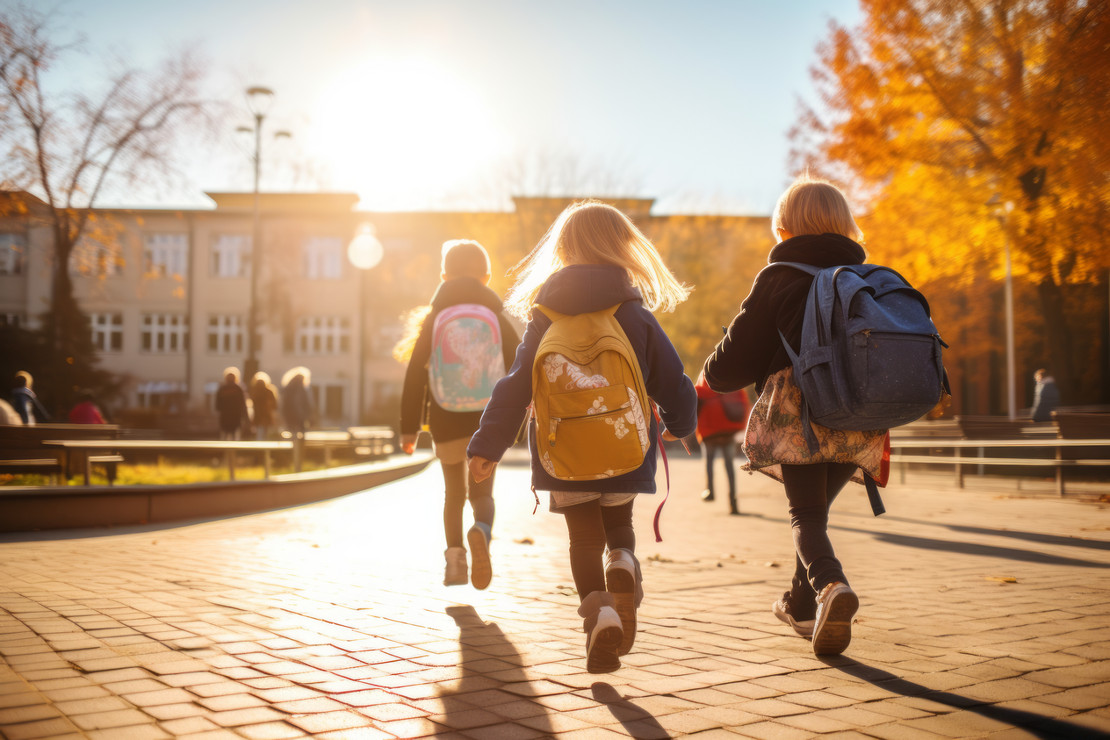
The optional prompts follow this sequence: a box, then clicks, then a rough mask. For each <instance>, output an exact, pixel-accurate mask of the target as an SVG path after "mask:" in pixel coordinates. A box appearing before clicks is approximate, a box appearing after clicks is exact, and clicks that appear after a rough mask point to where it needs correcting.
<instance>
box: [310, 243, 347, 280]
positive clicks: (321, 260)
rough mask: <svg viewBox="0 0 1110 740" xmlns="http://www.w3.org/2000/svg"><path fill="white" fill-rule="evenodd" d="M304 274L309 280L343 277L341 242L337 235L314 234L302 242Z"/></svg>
mask: <svg viewBox="0 0 1110 740" xmlns="http://www.w3.org/2000/svg"><path fill="white" fill-rule="evenodd" d="M304 276H305V277H306V278H308V279H309V280H320V279H325V280H338V279H339V278H341V277H343V242H342V240H341V239H339V238H338V237H333V236H314V237H309V238H308V239H306V240H305V242H304Z"/></svg>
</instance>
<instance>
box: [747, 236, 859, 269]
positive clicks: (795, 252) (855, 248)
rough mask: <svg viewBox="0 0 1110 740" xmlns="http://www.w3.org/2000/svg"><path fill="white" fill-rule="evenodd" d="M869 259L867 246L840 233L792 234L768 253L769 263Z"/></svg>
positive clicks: (831, 264) (822, 263) (852, 262)
mask: <svg viewBox="0 0 1110 740" xmlns="http://www.w3.org/2000/svg"><path fill="white" fill-rule="evenodd" d="M866 259H867V250H865V249H864V248H863V247H862V246H860V245H859V244H858V243H857V242H855V241H853V240H851V239H849V238H848V237H846V236H841V235H840V234H805V235H803V236H792V237H790V238H789V239H787V240H786V241H784V242H781V243H780V244H777V245H775V246H774V247H773V248H772V249H771V253H770V254H768V255H767V263H768V264H773V263H775V262H804V263H806V264H807V265H814V266H815V267H835V266H837V265H860V264H863V262H864V260H866Z"/></svg>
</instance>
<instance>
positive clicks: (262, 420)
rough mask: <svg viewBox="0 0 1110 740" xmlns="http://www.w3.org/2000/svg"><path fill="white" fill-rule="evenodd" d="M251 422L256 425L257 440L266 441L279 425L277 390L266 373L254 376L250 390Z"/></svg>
mask: <svg viewBox="0 0 1110 740" xmlns="http://www.w3.org/2000/svg"><path fill="white" fill-rule="evenodd" d="M250 401H251V414H252V415H251V422H252V424H253V425H254V434H255V438H256V439H258V440H266V439H269V438H270V432H271V431H272V430H273V428H274V425H275V424H277V412H278V397H277V388H275V387H274V384H273V383H272V382H270V376H269V375H268V374H266V373H264V372H261V371H259V372H257V373H255V374H254V379H253V380H251V388H250Z"/></svg>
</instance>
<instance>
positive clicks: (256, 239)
mask: <svg viewBox="0 0 1110 740" xmlns="http://www.w3.org/2000/svg"><path fill="white" fill-rule="evenodd" d="M273 99H274V91H273V90H271V89H270V88H268V87H261V86H258V85H256V86H254V87H249V88H247V107H248V109H249V110H250V112H251V115H252V116H254V126H240V127H239V128H237V129H236V131H238V132H239V133H245V134H253V135H254V156H253V157H251V162H252V164H253V165H254V213H253V231H252V236H251V275H250V281H251V282H250V293H249V296H248V301H249V303H248V309H247V360H246V362H244V363H243V377H244V378H246V379H247V382H248V383H249V382H250V379H251V378H253V377H254V375H255V373H257V372H258V275H259V273H260V272H261V271H262V217H261V209H260V205H259V200H260V199H259V182H260V180H261V177H262V122H263V120H264V119H265V118H266V114H267V113H268V112H269V111H270V104H271V103H272V102H273ZM288 136H290V134H289V132H288V131H277V132H276V133H274V138H282V137H288Z"/></svg>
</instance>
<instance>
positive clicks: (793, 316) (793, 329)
mask: <svg viewBox="0 0 1110 740" xmlns="http://www.w3.org/2000/svg"><path fill="white" fill-rule="evenodd" d="M866 257H867V253H866V252H865V251H864V249H863V247H861V246H860V245H859V244H857V243H856V242H854V241H852V240H851V239H849V238H848V237H846V236H841V235H839V234H809V235H805V236H795V237H791V238H790V239H787V240H786V241H784V242H782V243H780V244H778V245H776V246H775V247H774V248H773V249H772V250H771V253H770V254H769V255H768V256H767V262H768V264H770V265H773V264H775V263H776V262H804V263H806V264H809V265H814V266H815V267H835V266H837V265H859V264H863V261H864V259H866ZM812 284H813V277H812V276H811V275H809V274H807V273H804V272H802V271H801V270H795V269H793V268H790V267H779V268H775V269H768V268H764V269H763V270H762V271H760V273H759V274H758V275H757V276H756V279H755V282H754V283H752V289H751V292H750V293H748V297H747V298H745V299H744V302H743V303H742V304H741V305H740V313H738V314H736V318H734V319H733V320H732V324H731V325H730V326H729V327H728V329H727V330H726V331H725V338H724V339H722V340H721V342H720V343H719V344H718V345H717V347H716V348H715V349H714V350H713V354H711V355H710V356H709V359H707V360H706V361H705V367H704V369H703V372H704V373H705V380H706V382H707V383H708V384H709V387H710V388H712V389H713V390H715V391H717V392H718V393H727V392H729V391H735V390H739V389H740V388H743V387H744V386H747V385H749V384H751V383H755V385H756V391H757V392H759V393H762V391H763V384H764V383H765V382H766V381H767V378H769V377H770V376H772V375H774V374H775V373H777V372H778V371H779V370H782V369H783V368H786V367H789V366H790V357H789V355H787V354H786V350H785V349H784V348H783V346H782V339H781V338H780V337H779V332H780V331H781V332H782V334H783V336H785V337H786V340H787V341H788V342H790V346H792V347H794V348H797V347H798V345H799V344H800V343H801V338H802V317H803V314H804V309H805V305H806V298H807V297H808V296H809V288H810V286H811V285H812Z"/></svg>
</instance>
